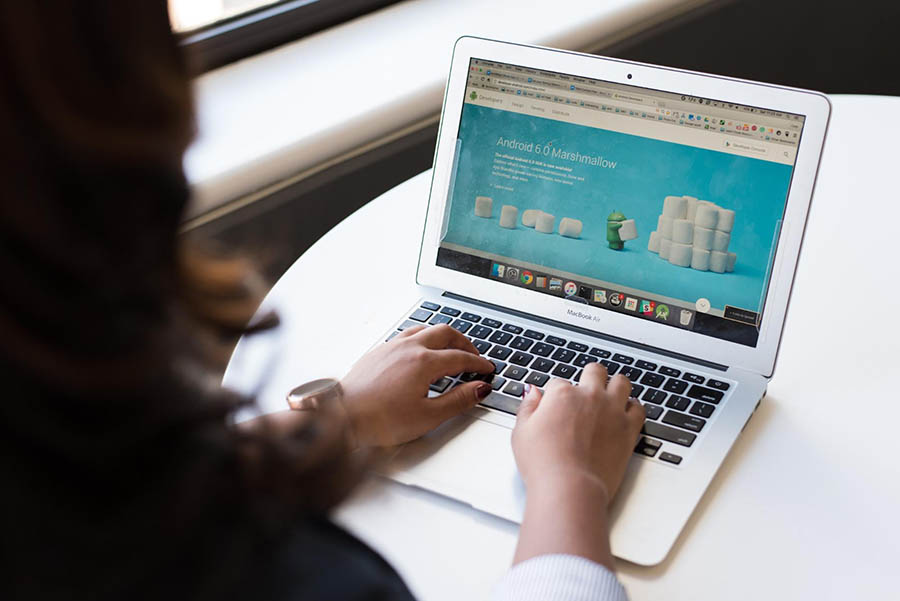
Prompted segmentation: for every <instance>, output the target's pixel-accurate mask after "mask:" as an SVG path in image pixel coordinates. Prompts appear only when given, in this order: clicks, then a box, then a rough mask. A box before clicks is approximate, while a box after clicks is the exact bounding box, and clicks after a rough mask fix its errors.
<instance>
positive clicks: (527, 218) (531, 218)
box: [522, 209, 541, 227]
mask: <svg viewBox="0 0 900 601" xmlns="http://www.w3.org/2000/svg"><path fill="white" fill-rule="evenodd" d="M540 214H541V211H540V209H526V210H525V211H523V212H522V225H524V226H525V227H534V222H535V221H537V216H538V215H540Z"/></svg>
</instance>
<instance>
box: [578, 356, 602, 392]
mask: <svg viewBox="0 0 900 601" xmlns="http://www.w3.org/2000/svg"><path fill="white" fill-rule="evenodd" d="M608 377H609V372H607V370H606V366H605V365H603V364H602V363H588V364H587V365H585V366H584V371H583V372H581V380H580V381H579V383H578V384H579V386H581V387H582V388H585V389H587V390H588V391H589V392H591V393H592V394H596V393H597V392H600V391H601V390H603V389H604V388H606V379H607V378H608Z"/></svg>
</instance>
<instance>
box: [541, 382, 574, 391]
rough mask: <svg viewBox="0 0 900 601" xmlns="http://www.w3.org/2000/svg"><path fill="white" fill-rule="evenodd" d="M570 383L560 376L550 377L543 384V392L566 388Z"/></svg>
mask: <svg viewBox="0 0 900 601" xmlns="http://www.w3.org/2000/svg"><path fill="white" fill-rule="evenodd" d="M571 385H572V384H571V383H569V381H568V380H563V379H562V378H552V379H551V380H550V382H548V383H547V385H546V386H544V393H549V392H553V391H554V390H558V389H560V388H567V387H569V386H571Z"/></svg>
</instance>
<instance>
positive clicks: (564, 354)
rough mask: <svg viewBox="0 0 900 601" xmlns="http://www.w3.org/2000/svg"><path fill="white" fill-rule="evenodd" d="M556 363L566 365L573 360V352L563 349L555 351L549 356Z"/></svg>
mask: <svg viewBox="0 0 900 601" xmlns="http://www.w3.org/2000/svg"><path fill="white" fill-rule="evenodd" d="M551 356H552V357H553V358H554V359H556V360H557V361H562V362H563V363H568V362H569V361H571V360H572V359H574V358H575V351H569V350H566V349H564V348H558V349H556V352H555V353H553V355H551Z"/></svg>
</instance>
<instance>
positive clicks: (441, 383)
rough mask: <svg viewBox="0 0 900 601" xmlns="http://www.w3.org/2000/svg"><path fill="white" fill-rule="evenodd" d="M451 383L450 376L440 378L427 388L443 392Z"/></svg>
mask: <svg viewBox="0 0 900 601" xmlns="http://www.w3.org/2000/svg"><path fill="white" fill-rule="evenodd" d="M452 383H453V380H451V379H450V378H441V379H440V380H438V381H437V382H432V383H431V385H430V386H429V387H428V390H433V391H435V392H444V391H445V390H447V388H449V387H450V384H452Z"/></svg>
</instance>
